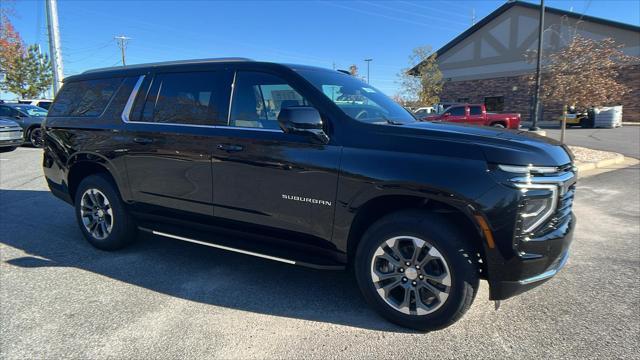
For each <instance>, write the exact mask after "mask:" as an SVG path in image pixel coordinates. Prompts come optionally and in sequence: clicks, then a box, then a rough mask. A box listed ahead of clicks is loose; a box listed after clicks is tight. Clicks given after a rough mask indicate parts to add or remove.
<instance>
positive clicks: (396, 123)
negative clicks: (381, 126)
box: [380, 115, 404, 125]
mask: <svg viewBox="0 0 640 360" xmlns="http://www.w3.org/2000/svg"><path fill="white" fill-rule="evenodd" d="M380 117H382V119H383V120H384V121H386V122H387V124H390V125H404V123H403V122H398V121H393V120H391V119H389V118H387V117H386V116H384V115H380Z"/></svg>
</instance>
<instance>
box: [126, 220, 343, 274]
mask: <svg viewBox="0 0 640 360" xmlns="http://www.w3.org/2000/svg"><path fill="white" fill-rule="evenodd" d="M138 229H139V230H142V231H146V232H148V233H151V234H153V235H157V236H162V237H166V238H170V239H175V240H180V241H185V242H190V243H194V244H199V245H205V246H209V247H212V248H216V249H221V250H226V251H231V252H235V253H238V254H244V255H250V256H255V257H259V258H262V259H267V260H273V261H277V262H281V263H285V264H289V265H298V266H304V267H309V268H314V269H323V270H343V269H344V268H345V266H343V265H324V264H313V263H309V262H302V261H296V260H291V259H285V258H282V257H278V256H272V255H268V254H263V253H259V252H254V251H248V250H243V249H239V248H235V247H231V246H225V245H220V244H215V243H213V242H208V241H201V240H196V239H191V238H188V237H184V236H179V235H174V234H169V233H166V232H162V231H157V230H153V229H148V228H145V227H138Z"/></svg>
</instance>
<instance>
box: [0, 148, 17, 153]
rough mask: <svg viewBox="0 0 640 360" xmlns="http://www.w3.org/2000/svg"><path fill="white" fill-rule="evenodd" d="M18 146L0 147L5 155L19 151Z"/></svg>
mask: <svg viewBox="0 0 640 360" xmlns="http://www.w3.org/2000/svg"><path fill="white" fill-rule="evenodd" d="M17 148H18V147H17V146H5V147H0V153H5V152H12V151H13V150H15V149H17Z"/></svg>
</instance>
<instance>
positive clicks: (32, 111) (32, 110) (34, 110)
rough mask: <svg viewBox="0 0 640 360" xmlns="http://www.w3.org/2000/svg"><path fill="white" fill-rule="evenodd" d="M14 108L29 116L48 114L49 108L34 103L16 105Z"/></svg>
mask: <svg viewBox="0 0 640 360" xmlns="http://www.w3.org/2000/svg"><path fill="white" fill-rule="evenodd" d="M14 109H16V110H18V111H20V112H21V113H23V114H27V115H29V116H47V110H46V109H43V108H41V107H37V106H33V105H20V106H14Z"/></svg>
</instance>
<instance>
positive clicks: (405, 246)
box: [371, 236, 451, 315]
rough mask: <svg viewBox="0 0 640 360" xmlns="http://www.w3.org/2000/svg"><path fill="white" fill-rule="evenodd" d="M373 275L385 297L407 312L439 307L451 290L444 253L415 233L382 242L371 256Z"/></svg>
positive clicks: (391, 304)
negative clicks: (414, 234) (415, 235)
mask: <svg viewBox="0 0 640 360" xmlns="http://www.w3.org/2000/svg"><path fill="white" fill-rule="evenodd" d="M371 279H372V281H373V284H374V286H375V288H376V290H377V292H378V295H379V296H380V297H381V298H382V300H384V301H385V302H386V303H387V304H388V305H389V306H391V307H392V308H393V309H395V310H397V311H399V312H401V313H403V314H407V315H426V314H430V313H432V312H434V311H436V310H438V309H439V308H441V307H442V306H443V305H444V304H445V302H446V301H447V298H448V297H449V294H450V291H451V273H450V271H449V265H448V264H447V261H446V260H445V258H444V256H443V255H442V254H441V253H440V252H439V251H438V249H436V248H435V246H433V245H432V244H430V243H429V242H427V241H424V240H422V239H420V238H417V237H414V236H397V237H393V238H390V239H388V240H386V241H384V242H382V243H381V244H380V246H379V247H378V248H377V249H376V251H375V252H374V254H373V257H372V259H371Z"/></svg>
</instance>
